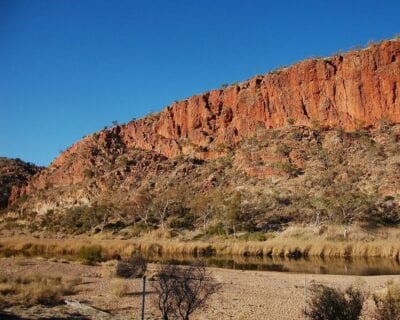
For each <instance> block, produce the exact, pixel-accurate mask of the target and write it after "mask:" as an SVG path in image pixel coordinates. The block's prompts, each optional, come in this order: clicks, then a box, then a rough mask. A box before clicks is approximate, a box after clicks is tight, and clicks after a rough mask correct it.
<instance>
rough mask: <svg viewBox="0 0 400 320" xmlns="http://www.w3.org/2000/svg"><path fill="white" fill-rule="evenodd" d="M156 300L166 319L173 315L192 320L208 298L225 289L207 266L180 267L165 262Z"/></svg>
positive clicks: (160, 271)
mask: <svg viewBox="0 0 400 320" xmlns="http://www.w3.org/2000/svg"><path fill="white" fill-rule="evenodd" d="M153 288H154V290H155V291H156V294H155V298H154V303H155V305H156V306H157V307H158V309H159V310H160V312H161V315H162V317H163V319H164V320H168V319H169V318H170V317H171V316H172V317H174V318H176V317H178V318H180V319H182V320H189V317H190V315H191V314H192V313H193V312H194V311H196V310H198V309H201V308H203V307H204V306H205V305H206V303H207V300H208V299H209V298H210V297H211V296H212V295H213V294H215V293H216V292H218V291H219V290H220V289H221V285H220V284H219V283H217V282H216V281H215V280H214V278H213V277H212V275H211V274H210V273H209V272H208V271H207V270H206V268H205V267H204V266H200V265H193V266H190V267H180V266H176V265H172V264H164V265H162V266H161V268H160V270H159V272H158V281H156V282H154V283H153Z"/></svg>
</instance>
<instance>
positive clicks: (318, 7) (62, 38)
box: [0, 0, 400, 165]
mask: <svg viewBox="0 0 400 320" xmlns="http://www.w3.org/2000/svg"><path fill="white" fill-rule="evenodd" d="M399 12H400V1H398V0H396V1H395V0H393V1H383V0H382V1H378V0H375V1H368V0H364V1H357V0H356V1H323V0H319V1H257V0H253V1H244V0H240V1H236V0H229V1H223V0H181V1H175V0H156V1H133V0H131V1H122V0H115V1H111V0H109V1H102V0H96V1H89V0H80V1H78V0H76V1H73V0H66V1H63V0H48V1H39V0H36V1H35V0H25V1H19V0H0V47H1V49H0V108H1V109H0V111H1V114H0V155H1V156H7V157H14V158H15V157H19V158H21V159H23V160H25V161H31V162H34V163H37V164H40V165H47V164H49V163H50V162H51V161H52V160H53V159H54V158H55V157H56V156H57V155H58V154H59V152H60V151H61V150H64V149H65V148H67V147H68V146H69V145H71V144H72V143H74V142H75V141H77V140H78V139H80V138H81V137H82V136H84V135H86V134H89V133H91V132H93V131H97V130H100V129H102V128H103V127H104V126H105V125H109V124H110V123H111V122H112V121H113V120H118V121H119V122H121V123H122V122H127V121H129V120H131V119H132V118H138V117H142V116H144V115H145V114H147V113H149V112H151V111H159V110H161V109H162V108H164V107H165V106H166V105H168V104H170V103H171V102H173V101H175V100H179V99H182V98H186V97H189V96H191V95H193V94H197V93H201V92H204V91H206V90H209V89H212V88H218V87H220V86H221V84H222V83H231V82H236V81H242V80H245V79H248V78H250V77H251V76H253V75H255V74H261V73H265V72H267V71H269V70H271V69H274V68H276V67H277V66H280V65H288V64H291V63H294V62H296V61H298V60H302V59H304V58H306V57H310V56H326V55H330V54H332V53H334V52H337V51H339V50H341V49H343V50H348V49H350V48H351V47H353V46H356V45H362V46H364V45H366V44H367V42H368V41H369V40H378V39H383V38H391V37H393V36H394V35H395V34H397V33H400V24H399V18H398V16H399Z"/></svg>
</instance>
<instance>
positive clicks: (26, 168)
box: [0, 157, 42, 208]
mask: <svg viewBox="0 0 400 320" xmlns="http://www.w3.org/2000/svg"><path fill="white" fill-rule="evenodd" d="M41 170H42V168H41V167H38V166H35V165H34V164H31V163H27V162H24V161H22V160H20V159H8V158H4V157H0V208H4V207H7V205H8V200H9V198H10V199H15V193H17V192H18V190H19V188H21V187H22V186H24V185H25V184H26V183H27V182H28V181H29V180H30V179H31V178H32V176H33V175H35V174H36V173H38V172H40V171H41Z"/></svg>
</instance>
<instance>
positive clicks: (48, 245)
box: [0, 226, 400, 263]
mask: <svg viewBox="0 0 400 320" xmlns="http://www.w3.org/2000/svg"><path fill="white" fill-rule="evenodd" d="M348 234H349V235H348V238H347V239H344V237H343V235H342V227H340V226H331V227H329V229H327V230H326V231H324V232H323V233H322V234H320V232H317V231H315V230H314V229H313V228H310V227H301V226H298V227H296V226H295V227H289V228H288V229H287V230H285V231H284V232H282V233H280V234H278V235H277V236H275V237H274V238H272V239H269V237H266V238H267V239H268V240H266V241H259V240H262V239H263V238H262V234H257V237H256V238H252V237H251V236H249V237H242V238H244V239H246V238H247V239H254V240H243V239H234V238H226V237H225V236H224V237H222V236H221V237H218V236H216V237H215V238H211V239H209V240H207V241H193V240H191V241H187V240H177V239H168V238H161V237H160V238H155V237H154V235H152V234H149V235H147V236H145V237H142V238H141V239H137V240H136V239H135V240H117V239H112V240H106V239H93V238H83V237H82V238H77V239H75V238H74V239H62V240H56V239H36V238H32V237H13V238H0V256H4V257H10V256H26V257H32V256H42V257H46V258H52V257H55V258H69V259H72V260H79V261H82V260H83V261H84V262H85V263H92V262H93V261H94V262H97V261H100V260H99V259H101V260H104V261H106V260H112V259H115V258H128V257H130V256H131V255H132V254H133V253H135V252H141V253H142V254H144V255H146V256H157V255H158V256H162V255H191V256H227V257H229V256H245V257H251V256H259V257H263V256H277V257H294V256H296V257H301V256H307V257H311V256H318V257H382V258H383V257H384V258H392V259H394V260H397V261H398V260H399V256H400V241H399V239H400V231H398V230H397V229H395V228H394V229H389V228H386V229H383V230H380V231H379V230H378V231H376V232H374V233H370V232H368V231H365V230H363V229H360V228H357V227H352V229H351V230H350V231H349V233H348ZM256 239H257V240H256ZM83 252H84V253H85V254H83ZM86 253H87V255H86ZM93 257H94V258H93ZM89 258H90V259H89ZM92 258H93V259H92ZM86 260H87V261H86Z"/></svg>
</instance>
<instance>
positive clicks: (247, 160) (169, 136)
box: [8, 40, 400, 232]
mask: <svg viewBox="0 0 400 320" xmlns="http://www.w3.org/2000/svg"><path fill="white" fill-rule="evenodd" d="M399 88H400V41H399V40H391V41H383V42H381V43H379V44H374V45H371V46H369V47H368V48H366V49H362V50H356V51H351V52H349V53H347V54H343V55H335V56H332V57H328V58H323V59H322V58H321V59H309V60H305V61H302V62H300V63H298V64H295V65H293V66H291V67H288V68H283V69H279V70H275V71H272V72H270V73H268V74H265V75H260V76H256V77H254V78H252V79H250V80H249V81H246V82H243V83H238V84H232V85H230V86H227V87H226V88H221V89H217V90H212V91H210V92H206V93H204V94H201V95H197V96H193V97H191V98H189V99H186V100H184V101H178V102H175V103H173V104H172V105H171V106H168V107H167V108H165V109H164V110H163V111H161V112H160V113H157V114H152V115H149V116H147V117H145V118H143V119H139V120H136V121H132V122H130V123H127V124H125V125H121V126H114V127H112V128H110V129H107V130H103V131H100V132H97V133H94V134H92V135H90V136H87V137H85V138H84V139H82V140H81V141H79V142H77V143H76V144H74V145H73V146H71V147H70V148H69V149H68V150H66V151H65V152H64V153H62V154H61V155H60V156H59V157H58V158H57V159H56V160H55V161H54V162H53V163H52V164H51V165H50V166H49V167H48V168H46V169H45V170H43V171H41V172H40V174H38V175H36V176H35V177H34V178H33V179H32V180H31V181H30V182H29V183H28V184H26V185H24V186H22V187H18V188H14V190H13V192H12V195H11V197H10V202H11V203H12V206H11V207H10V208H9V209H8V212H9V216H10V217H12V219H14V220H13V221H14V222H15V221H20V223H23V222H22V220H23V219H22V220H21V219H19V218H18V216H17V214H16V212H18V210H19V212H20V211H21V210H20V209H21V205H22V204H25V207H26V209H24V212H25V213H24V214H25V216H26V214H29V216H30V217H32V221H36V222H37V224H36V225H35V228H53V229H56V230H58V231H60V230H61V229H62V228H61V229H60V226H61V225H63V227H66V226H67V225H68V226H69V227H68V228H67V229H66V230H64V232H78V230H80V231H79V232H86V231H93V230H95V229H96V230H97V231H98V230H99V228H100V229H101V230H102V229H103V228H104V227H107V226H109V225H110V224H111V225H113V226H115V224H116V225H117V226H119V227H118V228H119V229H123V228H127V227H129V226H135V228H144V229H149V228H154V227H162V228H165V226H166V225H167V223H168V226H169V227H171V226H172V227H174V226H175V227H174V228H180V227H182V228H195V227H199V226H200V225H201V223H202V222H203V227H204V228H205V225H206V224H207V223H206V221H208V220H210V221H214V222H215V223H217V222H218V221H227V215H228V216H229V217H230V218H229V219H231V218H232V219H233V220H235V219H238V221H239V220H241V219H242V220H243V221H245V220H247V221H250V220H251V221H252V223H251V225H252V226H251V227H249V226H244V225H242V226H241V228H250V229H251V228H253V229H255V230H261V229H265V228H266V227H265V226H266V225H269V224H271V223H272V224H273V222H271V221H270V218H271V215H272V216H274V215H277V216H278V218H277V217H275V218H271V219H272V221H274V220H273V219H276V220H277V222H276V223H277V224H281V223H287V222H288V221H291V220H293V219H297V218H296V217H302V218H301V219H300V220H304V221H305V220H307V219H311V217H313V219H317V220H318V221H319V220H320V219H322V216H323V217H324V219H325V218H326V217H330V218H329V219H332V212H330V210H329V207H331V208H332V206H335V205H334V204H333V203H332V202H333V201H334V200H335V199H340V198H341V197H344V198H343V202H344V203H350V202H352V203H358V202H357V201H361V202H363V205H366V206H367V207H368V210H370V211H368V210H367V209H365V208H364V207H363V208H364V209H365V210H367V211H368V212H370V213H371V212H374V215H376V214H377V213H378V212H381V213H382V212H386V211H387V210H389V209H390V208H391V209H390V210H389V211H390V213H388V214H389V215H393V216H391V217H389V218H388V219H389V220H390V221H392V220H393V221H397V220H396V219H397V218H396V217H397V216H396V215H397V211H396V210H397V203H398V198H397V197H398V194H399V188H398V187H399V186H398V183H399V182H398V181H399V180H398V178H399V177H398V172H399V170H398V169H399V167H398V165H399V163H400V161H399V159H398V154H399V153H398V151H399V149H398V147H399V134H400V133H399V127H398V125H396V124H397V123H400V96H399V90H400V89H399ZM346 194H348V195H349V197H354V198H351V199H350V198H349V199H347V198H346ZM372 194H373V195H374V197H371V195H372ZM299 195H301V198H297V197H298V196H299ZM22 196H23V198H21V197H22ZM21 199H22V200H21ZM296 199H297V200H296ZM300 200H302V201H300ZM350 200H351V201H350ZM371 201H372V202H371ZM299 203H301V205H299ZM27 204H28V205H27ZM360 206H361V204H360ZM339 207H340V206H339ZM339 207H338V209H337V212H340V211H341V212H342V213H343V210H342V209H343V208H341V207H340V208H341V209H340V208H339ZM388 208H389V209H388ZM353 209H354V210H355V209H356V208H353ZM353 209H351V210H350V209H349V208H348V209H346V210H349V211H354V210H353ZM392 209H393V210H394V211H393V210H392ZM365 210H364V211H365ZM391 210H392V211H391ZM224 212H225V213H224ZM364 213H365V212H364ZM386 213H387V212H386ZM386 213H385V214H386ZM224 214H225V218H223V217H222V216H224ZM249 215H250V216H251V217H252V219H250V220H249V219H247V218H248V216H249ZM320 216H321V217H320ZM246 217H247V218H246ZM256 217H257V218H256ZM316 217H317V218H316ZM358 218H360V217H358ZM66 219H67V220H68V221H66ZM229 219H228V220H229ZM340 219H341V221H342V222H343V221H347V220H346V219H347V218H345V217H342V218H340ZM340 219H339V220H340ZM233 220H232V221H233ZM378 220H379V219H378ZM49 221H51V222H52V226H51V227H50V226H49V225H48V222H49ZM215 223H214V225H217V224H215ZM207 225H208V224H207ZM138 226H139V227H138ZM231 227H232V226H231ZM235 228H236V225H235Z"/></svg>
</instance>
